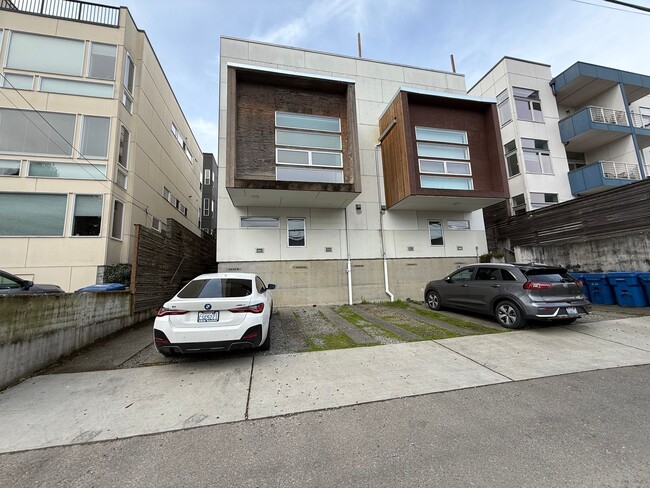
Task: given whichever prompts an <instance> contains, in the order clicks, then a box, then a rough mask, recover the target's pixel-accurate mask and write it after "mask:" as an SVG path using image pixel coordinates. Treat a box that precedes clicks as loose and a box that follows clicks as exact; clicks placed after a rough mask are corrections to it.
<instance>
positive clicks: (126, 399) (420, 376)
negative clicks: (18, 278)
mask: <svg viewBox="0 0 650 488" xmlns="http://www.w3.org/2000/svg"><path fill="white" fill-rule="evenodd" d="M373 307H375V305H367V306H366V305H364V306H362V307H353V308H351V309H350V310H341V309H340V308H337V309H329V311H324V312H322V311H321V312H318V310H316V311H314V310H313V309H293V310H290V311H283V310H281V311H280V313H279V314H276V316H277V317H279V320H280V322H277V323H274V324H273V326H274V329H275V330H274V334H275V336H274V341H275V342H274V347H273V348H272V350H271V351H270V353H271V354H268V355H265V354H260V353H248V354H244V353H238V354H229V355H219V356H209V357H193V358H189V359H183V360H181V361H178V360H177V361H176V362H175V363H171V364H168V363H166V362H164V361H163V360H162V359H163V358H162V356H159V355H157V353H155V351H151V350H150V348H151V346H149V345H148V343H149V342H150V341H151V339H150V335H151V334H150V324H149V325H145V326H143V327H140V328H135V329H131V330H129V331H126V332H125V333H124V334H123V335H121V336H118V337H115V338H113V339H112V341H108V342H105V343H104V344H103V345H101V344H100V345H98V346H97V347H96V348H94V349H89V350H86V351H83V352H82V353H81V354H79V355H78V356H77V357H75V358H73V359H72V360H71V361H69V362H67V363H64V364H61V365H57V366H55V367H54V368H52V369H50V370H49V371H47V372H44V373H45V374H41V375H38V376H35V377H33V378H30V379H28V380H26V381H24V382H23V383H21V384H19V385H17V386H15V387H13V388H10V389H8V390H5V391H4V392H2V393H0V409H1V411H2V412H3V415H2V418H1V419H0V429H1V431H2V432H3V435H2V436H1V437H0V452H12V451H19V450H26V449H36V448H43V447H49V446H57V445H67V444H76V443H84V442H93V441H100V440H108V439H116V438H122V437H129V436H137V435H144V434H149V433H154V432H165V431H171V430H179V429H187V428H191V427H196V426H204V425H213V424H220V423H228V422H236V421H243V420H248V419H259V418H265V417H272V416H277V415H286V414H292V413H297V412H305V411H311V410H319V409H329V408H337V407H341V406H345V405H354V404H358V403H367V402H375V401H380V400H387V399H393V398H401V397H408V396H415V395H422V394H427V393H435V392H441V391H449V390H458V389H464V388H473V387H478V386H483V385H491V384H497V383H507V382H512V381H521V380H525V379H530V378H540V377H544V376H554V375H559V374H567V373H574V372H581V371H590V370H597V369H604V368H613V367H619V366H631V365H641V364H650V319H649V318H648V317H646V316H636V315H638V314H640V313H641V312H639V311H634V312H633V313H634V315H635V316H632V317H630V318H616V319H613V320H603V321H598V322H589V321H584V322H578V323H576V324H574V325H572V326H566V327H556V326H540V327H534V328H531V329H527V330H523V331H516V332H508V333H498V332H500V331H501V330H502V329H499V328H498V327H497V326H496V324H495V323H493V322H490V321H485V320H484V319H482V318H478V317H470V318H468V317H466V316H459V315H456V314H449V315H446V317H450V318H451V319H454V320H448V319H447V318H443V319H440V318H439V317H438V318H435V319H434V318H431V316H428V315H421V314H420V313H419V312H418V311H417V305H414V306H411V305H408V306H407V307H408V308H406V309H404V308H396V309H395V310H394V309H392V308H388V309H376V308H373ZM411 308H413V310H411ZM289 312H290V313H289ZM330 312H333V313H335V314H336V316H334V315H330ZM617 312H620V311H617ZM404 314H406V315H404ZM411 314H414V315H413V317H411ZM594 315H596V314H594ZM602 315H603V317H602V318H608V317H607V312H603V313H602ZM303 316H305V317H307V316H309V317H308V318H307V319H305V318H304V317H303ZM327 316H329V318H327ZM337 316H338V317H344V318H345V321H340V320H339V319H338V318H337ZM623 316H627V314H623ZM285 317H287V319H285ZM314 317H318V320H322V324H321V327H322V328H321V329H319V328H318V327H317V326H316V325H315V324H316V322H314V323H313V324H312V325H313V328H310V329H309V330H307V331H305V329H304V324H305V323H308V322H307V320H312V319H313V320H316V319H314ZM323 317H324V318H323ZM418 317H422V318H423V319H426V320H421V321H420V319H419V318H418ZM371 320H372V323H371V322H370V321H371ZM346 323H347V325H346ZM285 324H287V325H285ZM444 324H447V325H446V326H445V325H444ZM470 324H473V325H470ZM351 327H353V328H351ZM280 330H285V331H288V332H289V334H288V337H285V338H283V336H282V333H279V331H280ZM300 331H302V335H300V334H297V332H300ZM445 331H446V332H445ZM291 332H293V333H291ZM341 333H343V335H344V336H345V337H347V338H348V339H344V338H342V337H343V336H341ZM362 334H363V335H362ZM435 334H443V337H446V338H441V339H433V340H432V336H433V335H435ZM278 336H279V338H278ZM332 337H338V338H339V339H340V340H341V342H334V344H335V345H338V344H343V345H344V346H345V347H344V348H341V349H332V350H319V349H326V348H327V346H328V345H331V344H332V341H333V340H334V339H332ZM319 338H320V340H321V342H319V341H318V340H317V339H319ZM350 341H352V343H350ZM376 344H380V345H379V346H375V347H360V346H363V345H366V346H368V345H376ZM138 346H140V349H138ZM292 347H293V348H303V350H307V351H312V352H304V353H296V352H290V351H287V350H286V349H287V348H288V349H290V348H292ZM283 349H285V350H283ZM152 353H153V354H155V355H154V356H152ZM143 366H147V367H143ZM93 369H101V370H97V371H89V370H93Z"/></svg>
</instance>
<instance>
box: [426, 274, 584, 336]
mask: <svg viewBox="0 0 650 488" xmlns="http://www.w3.org/2000/svg"><path fill="white" fill-rule="evenodd" d="M424 300H425V301H426V303H427V305H428V306H429V308H431V309H432V310H440V309H441V308H442V307H449V308H458V309H462V310H467V311H471V312H477V313H483V314H488V315H493V316H494V317H495V318H496V319H497V321H498V322H499V323H500V324H501V325H502V326H504V327H507V328H509V329H519V328H521V327H523V326H524V325H526V322H527V321H528V320H549V321H555V322H557V323H561V324H570V323H572V322H575V320H576V319H578V318H580V317H582V316H583V315H586V314H588V313H589V312H590V311H591V303H590V302H589V301H588V300H587V299H586V298H585V296H584V295H583V293H582V283H580V282H579V281H576V280H574V279H573V278H572V277H571V276H569V274H567V270H566V269H564V268H559V267H555V266H545V265H540V264H534V263H533V264H472V265H470V266H465V267H463V268H460V269H459V270H457V271H455V272H453V273H451V274H450V275H449V276H447V277H446V278H443V279H442V280H436V281H431V282H429V283H428V284H427V286H426V288H425V290H424Z"/></svg>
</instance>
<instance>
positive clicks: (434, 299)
mask: <svg viewBox="0 0 650 488" xmlns="http://www.w3.org/2000/svg"><path fill="white" fill-rule="evenodd" d="M427 305H428V306H429V308H430V309H431V310H440V309H441V308H442V303H441V301H440V295H438V292H437V291H430V292H429V293H427Z"/></svg>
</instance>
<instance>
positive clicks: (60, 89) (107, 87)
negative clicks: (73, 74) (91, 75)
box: [30, 78, 113, 98]
mask: <svg viewBox="0 0 650 488" xmlns="http://www.w3.org/2000/svg"><path fill="white" fill-rule="evenodd" d="M30 89H31V88H30ZM40 91H42V92H48V93H62V94H64V95H81V96H84V97H97V98H113V85H112V84H108V83H94V82H92V81H77V80H61V79H58V78H41V86H40Z"/></svg>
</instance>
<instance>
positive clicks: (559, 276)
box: [522, 269, 574, 283]
mask: <svg viewBox="0 0 650 488" xmlns="http://www.w3.org/2000/svg"><path fill="white" fill-rule="evenodd" d="M522 271H523V272H524V274H525V275H526V276H527V277H528V278H529V279H530V280H533V281H540V282H544V283H566V282H571V281H574V279H573V278H572V277H571V276H569V275H568V274H567V273H566V270H564V269H529V270H522Z"/></svg>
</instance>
